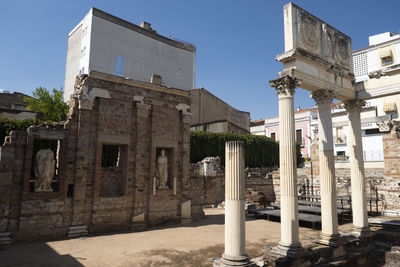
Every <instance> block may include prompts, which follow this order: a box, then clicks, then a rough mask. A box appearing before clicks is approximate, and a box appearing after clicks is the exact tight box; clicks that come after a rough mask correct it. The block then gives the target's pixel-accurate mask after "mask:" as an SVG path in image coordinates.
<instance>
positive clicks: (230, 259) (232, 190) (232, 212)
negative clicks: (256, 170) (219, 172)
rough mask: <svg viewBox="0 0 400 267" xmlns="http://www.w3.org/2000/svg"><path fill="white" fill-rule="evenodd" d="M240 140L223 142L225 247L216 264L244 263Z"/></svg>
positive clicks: (243, 203)
mask: <svg viewBox="0 0 400 267" xmlns="http://www.w3.org/2000/svg"><path fill="white" fill-rule="evenodd" d="M244 163H245V162H244V144H243V142H240V141H230V142H226V144H225V251H224V254H222V258H221V259H220V260H219V261H218V262H217V263H216V264H215V265H216V266H248V265H249V258H248V256H247V255H246V253H245V245H246V235H245V234H246V233H245V195H244V182H245V181H244V179H245V177H244Z"/></svg>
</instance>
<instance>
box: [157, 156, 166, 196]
mask: <svg viewBox="0 0 400 267" xmlns="http://www.w3.org/2000/svg"><path fill="white" fill-rule="evenodd" d="M168 166H169V165H168V158H167V156H166V155H165V149H162V150H161V152H160V155H159V156H158V158H157V166H156V176H157V187H158V188H160V189H167V188H169V187H168V185H167V182H168Z"/></svg>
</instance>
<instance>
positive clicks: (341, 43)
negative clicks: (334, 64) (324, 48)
mask: <svg viewBox="0 0 400 267" xmlns="http://www.w3.org/2000/svg"><path fill="white" fill-rule="evenodd" d="M335 37H336V43H335V55H336V59H337V61H338V63H339V64H341V65H343V66H348V65H349V59H350V53H349V45H348V40H346V39H345V38H344V37H343V36H342V35H339V34H337V35H336V36H335Z"/></svg>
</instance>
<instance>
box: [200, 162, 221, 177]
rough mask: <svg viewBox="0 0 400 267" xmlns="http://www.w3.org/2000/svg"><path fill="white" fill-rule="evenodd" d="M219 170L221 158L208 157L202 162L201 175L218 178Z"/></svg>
mask: <svg viewBox="0 0 400 267" xmlns="http://www.w3.org/2000/svg"><path fill="white" fill-rule="evenodd" d="M219 168H220V159H219V157H207V158H205V159H203V160H202V161H201V162H200V168H199V175H200V176H205V177H207V176H217V173H218V169H219Z"/></svg>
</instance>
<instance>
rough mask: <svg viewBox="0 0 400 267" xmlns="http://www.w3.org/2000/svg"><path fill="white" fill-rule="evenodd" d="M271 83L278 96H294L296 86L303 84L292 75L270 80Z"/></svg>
mask: <svg viewBox="0 0 400 267" xmlns="http://www.w3.org/2000/svg"><path fill="white" fill-rule="evenodd" d="M269 84H270V85H271V87H274V88H275V89H276V92H277V95H278V96H279V95H281V96H294V93H295V90H296V87H298V86H299V85H300V84H301V81H299V80H298V79H296V78H293V77H290V76H283V77H281V78H278V79H275V80H271V81H269Z"/></svg>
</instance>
